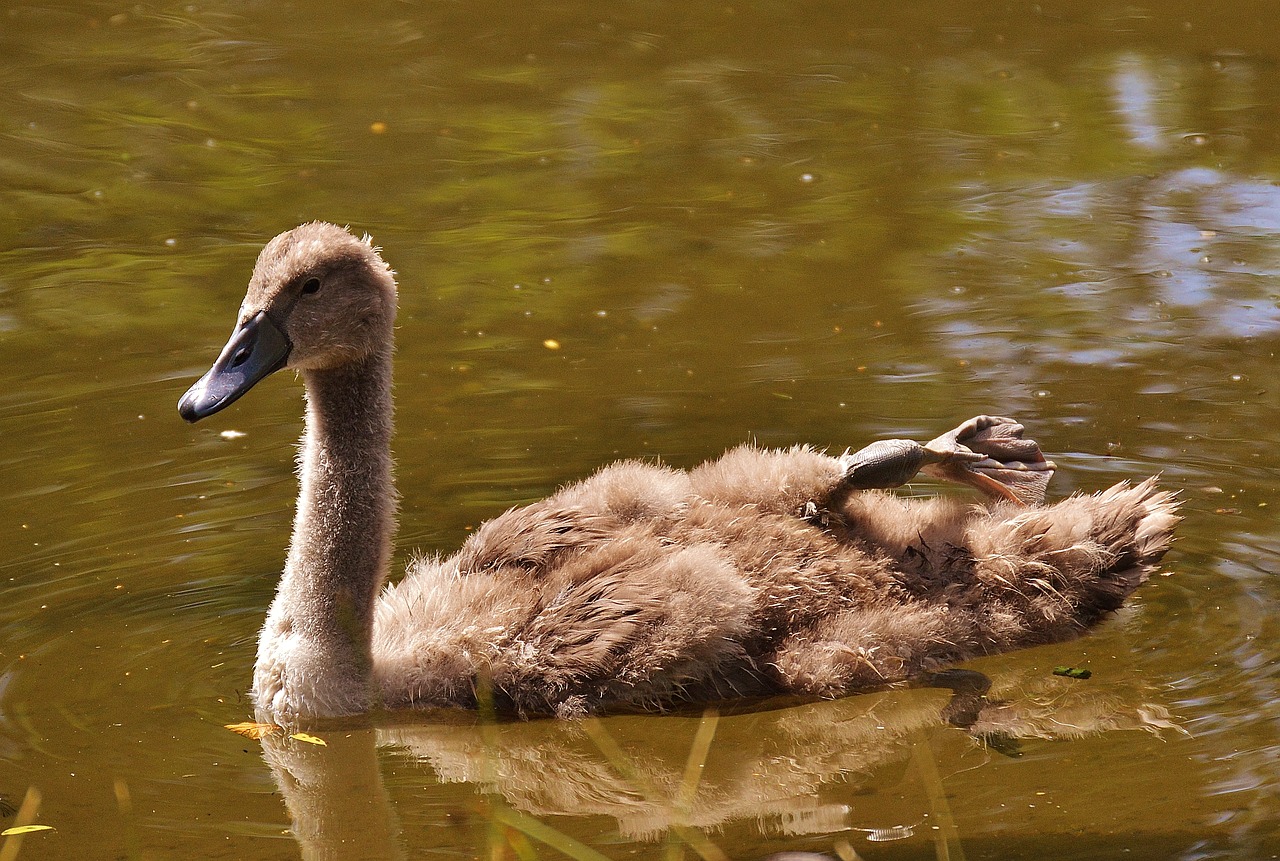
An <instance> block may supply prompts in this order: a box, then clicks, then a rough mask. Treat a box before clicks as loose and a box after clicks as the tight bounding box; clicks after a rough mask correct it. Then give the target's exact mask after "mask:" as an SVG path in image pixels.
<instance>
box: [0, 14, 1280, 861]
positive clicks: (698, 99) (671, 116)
mask: <svg viewBox="0 0 1280 861" xmlns="http://www.w3.org/2000/svg"><path fill="white" fill-rule="evenodd" d="M1277 32H1280V8H1277V7H1275V6H1274V5H1273V4H1267V3H1259V2H1246V0H1220V2H1217V3H1203V2H1195V3H1193V2H1181V0H1169V2H1149V0H1148V2H1143V0H1138V2H1125V3H1120V2H1099V3H1089V2H1083V3H1082V2H1057V0H1047V2H1040V3H1026V2H989V3H965V4H959V3H945V2H933V1H932V0H920V2H908V3H878V2H877V3H781V2H755V3H749V2H743V3H739V2H734V0H729V2H715V3H706V4H698V3H681V4H676V3H655V2H637V3H626V4H600V3H577V2H565V3H545V4H536V3H524V2H518V0H517V2H501V3H498V2H440V3H425V4H424V3H412V2H372V3H364V4H341V3H332V2H327V3H312V4H292V3H275V4H239V3H224V2H205V0H196V2H192V3H175V4H166V3H146V4H139V5H113V4H106V3H98V2H83V3H76V4H70V3H68V4H60V5H20V4H16V3H6V4H3V6H0V830H3V829H5V828H10V827H13V826H15V825H17V824H27V823H28V822H30V821H33V820H32V818H31V817H32V815H33V814H34V821H35V822H36V823H38V824H45V825H50V826H53V828H54V829H55V830H51V831H43V832H37V833H32V834H29V835H27V836H26V837H25V838H23V842H22V843H21V845H20V846H19V845H18V844H17V843H16V841H14V839H13V838H9V842H8V845H7V846H4V844H3V843H2V842H0V847H3V848H0V852H8V853H10V854H7V855H3V856H2V857H4V858H5V859H6V861H8V859H10V858H12V857H15V856H14V855H13V854H12V853H14V852H15V851H16V853H17V854H16V857H18V858H21V859H23V861H27V859H40V858H75V859H80V858H125V859H138V858H144V859H153V858H154V859H159V858H173V857H182V858H189V859H222V858H226V859H275V858H292V857H299V856H300V855H302V856H306V857H313V858H375V857H385V858H469V857H486V858H519V859H525V858H531V857H537V858H556V857H563V856H562V855H561V852H562V850H566V849H567V850H568V851H569V852H570V854H571V855H573V857H577V858H586V857H599V856H603V857H605V858H609V859H623V858H654V859H657V858H679V857H684V858H695V857H704V858H719V857H729V858H759V857H763V856H765V855H767V854H769V853H772V852H777V851H783V850H804V851H814V852H824V853H828V854H834V853H837V852H838V853H842V854H843V856H844V857H853V853H856V854H857V855H858V856H860V857H862V858H865V859H868V861H875V859H898V858H950V859H958V858H970V859H977V858H1001V859H1005V858H1046V857H1053V858H1117V859H1120V858H1177V859H1196V861H1199V859H1209V858H1232V859H1239V858H1273V857H1276V855H1277V853H1280V704H1277V697H1280V663H1278V662H1280V623H1278V622H1277V618H1278V616H1277V607H1278V606H1280V585H1277V582H1276V580H1275V579H1274V571H1275V569H1276V567H1277V562H1278V557H1277V551H1278V550H1280V529H1277V527H1276V525H1275V517H1276V514H1277V512H1280V498H1277V494H1276V475H1277V468H1278V467H1280V454H1278V453H1277V450H1276V445H1275V444H1276V442H1277V439H1278V437H1280V434H1278V433H1277V421H1276V418H1277V407H1278V406H1280V385H1278V384H1277V379H1276V378H1277V374H1278V373H1280V363H1278V362H1277V360H1276V356H1275V352H1276V349H1277V346H1278V345H1280V286H1278V285H1280V47H1277V44H1278V42H1277V39H1276V38H1275V34H1276V33H1277ZM316 218H321V219H326V220H330V221H336V222H339V223H343V224H350V225H351V226H352V228H353V229H354V230H357V231H368V232H369V233H370V234H371V235H372V236H373V237H374V238H375V240H376V241H377V243H378V244H380V245H381V246H382V247H383V249H384V252H385V255H386V257H387V259H388V260H389V261H390V262H391V264H392V265H393V266H394V267H395V268H396V269H397V271H398V272H399V277H400V284H401V305H400V316H399V328H398V337H399V346H398V351H397V362H398V364H397V390H396V393H397V399H398V400H397V419H398V426H397V434H396V440H395V445H396V451H397V460H398V471H397V474H398V479H399V489H400V493H401V495H402V504H401V516H400V521H401V529H400V532H399V534H398V536H397V540H396V561H395V566H394V567H395V570H396V571H399V570H403V565H404V563H405V562H406V561H407V560H408V559H409V558H411V557H412V556H413V555H414V554H416V553H435V552H447V551H449V550H450V549H452V548H454V547H455V546H457V545H458V544H459V543H460V542H461V541H462V540H463V539H464V538H465V536H466V535H467V533H468V530H469V529H473V528H474V527H475V526H476V525H477V524H479V523H480V522H482V521H483V520H484V519H485V518H487V517H490V516H493V515H495V514H497V513H499V512H501V511H503V510H504V509H506V508H507V507H510V506H512V505H516V504H520V503H523V502H527V501H531V500H534V499H537V498H539V497H541V496H543V495H545V494H547V493H548V492H550V491H552V490H553V489H555V488H556V487H557V486H559V485H561V484H563V483H565V482H568V481H571V480H574V479H576V478H580V477H583V476H585V475H587V474H589V473H590V472H591V471H592V470H593V469H595V468H596V467H598V466H599V465H600V464H602V463H605V462H608V461H610V460H612V459H615V458H619V457H642V458H661V459H662V460H663V461H665V462H668V463H671V464H674V465H677V466H691V465H693V464H696V463H698V462H699V461H701V460H702V459H705V458H707V457H711V456H714V455H716V454H718V453H719V452H720V451H722V450H723V449H724V448H725V447H727V446H730V445H734V444H736V443H739V442H742V441H744V440H751V439H754V440H757V441H759V442H760V443H762V444H766V445H789V444H792V443H795V442H810V443H814V444H816V445H819V446H823V447H829V448H832V449H843V448H844V447H846V446H854V447H857V446H861V445H863V444H864V443H866V442H868V441H870V440H872V439H874V438H877V437H878V436H883V435H890V436H910V437H914V438H926V439H927V438H929V437H931V436H933V435H934V434H936V433H938V432H941V431H942V430H945V429H947V428H950V427H952V426H953V425H955V424H956V423H957V422H959V421H960V420H963V419H965V418H967V417H969V416H971V415H974V414H977V413H982V412H991V413H997V414H1006V415H1014V416H1017V417H1019V418H1020V419H1021V420H1022V421H1023V422H1024V423H1025V424H1026V425H1027V427H1028V431H1029V433H1030V434H1031V435H1033V436H1034V437H1035V438H1036V439H1037V440H1038V441H1039V442H1040V443H1041V444H1042V445H1043V447H1044V448H1045V450H1046V451H1047V452H1049V453H1050V456H1051V457H1052V458H1053V459H1054V460H1056V462H1057V463H1058V466H1059V472H1058V475H1057V476H1056V478H1055V479H1054V483H1053V485H1052V486H1051V495H1053V496H1061V495H1065V494H1067V493H1070V492H1073V491H1076V490H1086V491H1087V490H1094V489H1099V488H1101V487H1104V486H1107V485H1109V484H1111V483H1113V482H1115V481H1118V480H1122V479H1134V478H1141V477H1145V476H1147V475H1150V474H1153V473H1157V472H1159V473H1162V474H1163V481H1164V482H1165V483H1166V484H1167V485H1168V486H1170V487H1172V488H1176V489H1178V490H1179V491H1180V492H1181V494H1182V497H1183V499H1184V500H1185V514H1186V520H1185V522H1184V523H1183V524H1182V525H1181V528H1180V530H1179V540H1178V542H1177V544H1176V545H1175V547H1174V549H1173V551H1172V552H1171V553H1170V554H1169V556H1168V558H1167V565H1166V569H1165V570H1166V572H1167V573H1168V574H1169V575H1171V576H1168V577H1157V578H1155V579H1154V581H1153V582H1152V583H1150V584H1149V585H1148V586H1147V587H1145V588H1144V589H1143V590H1142V591H1141V592H1140V593H1139V596H1138V598H1137V600H1135V601H1134V602H1133V605H1132V607H1130V608H1128V609H1126V610H1125V611H1124V612H1123V613H1121V614H1120V615H1119V616H1118V617H1117V618H1116V619H1114V620H1111V621H1110V622H1108V623H1107V624H1106V625H1105V626H1104V627H1103V628H1101V629H1100V630H1098V631H1097V632H1096V633H1094V634H1093V635H1091V636H1090V637H1088V638H1086V639H1083V640H1079V641H1076V642H1072V643H1065V644H1061V645H1056V646H1050V647H1043V648H1039V649H1033V650H1029V651H1024V652H1019V653H1014V654H1010V655H1004V656H998V657H992V658H987V659H983V660H980V661H975V662H973V663H972V664H969V665H967V669H971V670H976V671H978V672H981V673H984V674H986V675H987V676H988V677H989V678H990V679H991V681H992V685H993V687H992V691H991V693H990V694H989V696H988V699H987V701H986V702H985V704H983V706H982V710H981V713H980V714H979V715H978V720H977V722H976V723H975V724H974V725H973V726H972V727H971V728H970V729H968V730H965V729H961V728H958V727H956V726H952V725H949V724H948V721H947V715H948V714H949V713H950V710H951V709H952V708H953V706H954V703H949V700H950V697H951V695H950V693H949V692H947V691H945V690H939V689H928V688H926V689H910V690H901V691H889V692H881V693H873V694H869V695H865V696H858V697H851V698H848V699H845V700H841V701H837V702H828V703H817V704H808V705H799V706H792V707H787V708H773V709H765V710H759V709H757V710H752V711H747V712H745V713H735V714H724V715H721V716H720V717H719V718H718V719H716V718H713V717H708V718H706V719H702V718H700V717H699V716H697V715H674V716H665V717H616V718H609V719H605V720H602V721H600V722H598V723H588V724H561V723H555V722H550V721H535V722H529V723H517V724H502V725H498V726H492V725H488V726H486V725H483V724H477V723H476V722H475V721H474V720H472V719H471V718H470V717H469V716H459V715H453V716H449V715H437V716H429V717H428V718H425V719H421V720H415V721H403V722H396V723H392V724H388V725H383V726H379V727H376V728H373V729H369V728H358V727H355V728H351V729H335V730H331V731H328V732H326V733H323V734H322V735H323V736H324V738H325V739H326V740H327V741H328V745H327V746H326V747H323V748H322V747H319V746H316V745H311V744H306V743H305V742H297V741H288V740H285V741H281V740H276V741H269V742H268V743H267V745H266V748H265V749H264V748H263V746H262V745H261V744H260V743H259V742H256V741H252V740H250V739H246V738H242V737H241V736H239V735H236V734H234V733H232V732H229V731H228V730H226V729H224V725H225V724H230V723H235V722H237V721H244V720H248V719H250V718H251V716H252V713H251V708H250V706H249V703H248V702H247V700H246V689H247V687H248V684H249V681H250V677H251V667H252V663H253V658H254V648H255V640H256V635H257V629H258V626H259V625H260V623H261V619H262V617H263V614H264V612H265V608H266V606H267V604H268V602H269V600H270V598H271V595H272V592H273V589H274V586H275V581H276V577H277V574H278V572H279V570H280V567H281V563H282V560H283V557H284V548H285V543H286V541H287V536H288V529H289V524H290V521H291V514H292V504H293V497H294V494H295V491H296V487H295V481H294V477H293V462H292V458H293V454H294V443H295V441H296V438H297V436H298V433H299V431H300V427H301V419H300V412H301V407H302V400H301V387H300V385H299V383H298V382H297V381H296V380H294V379H293V378H292V377H291V375H287V374H281V375H277V377H276V378H273V379H271V380H269V381H267V382H265V383H263V384H261V385H260V386H259V387H258V388H257V389H256V390H255V391H254V392H253V393H252V394H251V395H250V396H248V397H246V398H245V399H244V400H243V401H241V402H240V403H238V404H237V405H236V406H235V407H233V408H231V409H229V410H227V411H226V412H225V413H223V414H221V415H219V416H218V417H217V418H215V419H211V420H209V421H207V422H204V423H201V424H200V425H198V426H195V427H190V426H187V425H186V424H184V423H183V422H182V421H181V420H180V419H179V418H178V416H177V414H176V411H175V402H176V400H177V398H178V396H179V395H180V394H181V393H182V392H183V391H184V390H185V389H186V387H187V386H188V385H189V384H190V383H191V382H192V381H193V380H194V379H195V377H196V376H198V374H199V373H201V372H203V370H204V369H205V368H206V367H207V366H208V364H209V363H210V361H211V360H212V359H213V357H214V356H215V355H216V353H217V351H218V350H219V349H220V348H221V345H222V343H223V341H224V339H225V337H226V335H227V334H228V332H229V331H230V327H231V324H232V321H233V319H234V316H235V310H236V307H237V305H238V303H239V301H240V298H241V295H242V292H243V289H244V285H245V283H246V281H247V278H248V274H249V271H250V269H251V267H252V263H253V260H254V258H255V256H256V254H257V250H258V248H259V247H260V246H261V244H262V243H263V242H265V241H266V240H267V239H268V238H270V237H271V236H273V235H274V234H276V233H277V232H279V231H281V230H284V229H286V228H288V227H291V226H293V225H294V224H297V223H299V222H301V221H305V220H310V219H316ZM548 341H552V342H554V343H553V344H552V345H551V346H547V344H546V342H548ZM557 345H558V348H554V347H557ZM233 431H234V433H231V432H233ZM908 492H910V493H916V494H930V493H935V492H938V488H936V487H933V486H931V485H928V484H924V483H921V484H917V485H913V486H911V487H910V488H908ZM1058 665H1069V666H1079V667H1088V668H1090V669H1091V670H1092V671H1093V675H1092V678H1090V679H1088V680H1087V681H1079V680H1073V679H1066V678H1059V677H1057V676H1054V675H1052V674H1051V670H1052V669H1053V668H1054V667H1055V666H1058ZM270 763H274V764H275V765H276V766H277V769H276V772H273V770H272V768H271V767H270ZM285 771H290V772H291V773H292V774H294V775H295V776H297V777H298V779H299V781H300V782H299V783H293V784H289V783H287V782H285V785H281V782H278V781H277V778H276V776H275V775H276V773H277V772H278V773H284V772H285ZM30 788H34V790H35V791H36V792H38V794H39V805H38V808H37V807H36V805H35V800H36V795H35V793H31V794H30V795H29V794H28V790H29V789H30ZM24 801H25V802H26V809H25V810H24V811H23V812H17V810H16V808H19V807H23V805H24ZM2 840H3V838H0V841H2ZM570 841H572V842H570ZM591 852H594V853H599V856H595V855H590V854H589V853H591Z"/></svg>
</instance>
